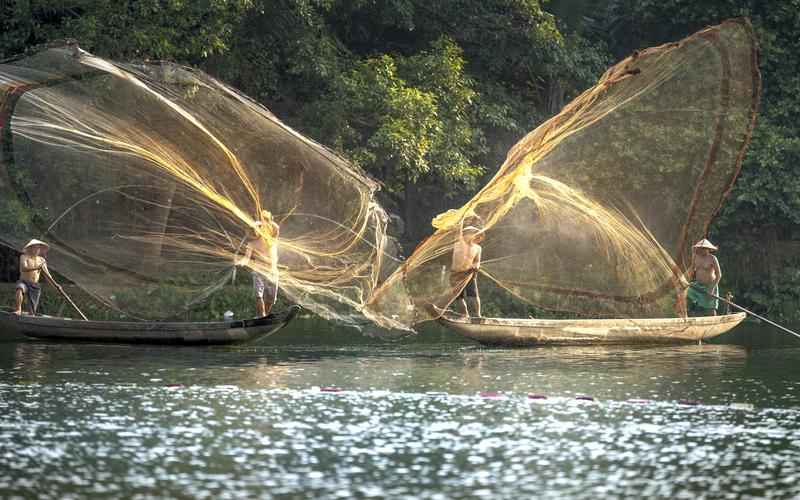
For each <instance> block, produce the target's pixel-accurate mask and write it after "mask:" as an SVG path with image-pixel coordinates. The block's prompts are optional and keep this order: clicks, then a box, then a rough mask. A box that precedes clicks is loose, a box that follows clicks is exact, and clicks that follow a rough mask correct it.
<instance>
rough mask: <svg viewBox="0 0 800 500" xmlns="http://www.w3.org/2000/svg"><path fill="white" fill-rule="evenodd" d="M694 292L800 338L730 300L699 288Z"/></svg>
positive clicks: (797, 334) (799, 335)
mask: <svg viewBox="0 0 800 500" xmlns="http://www.w3.org/2000/svg"><path fill="white" fill-rule="evenodd" d="M695 290H697V291H698V292H701V291H702V292H704V293H707V294H709V295H710V296H712V297H714V298H715V299H719V300H721V301H722V302H725V303H726V304H728V305H731V306H733V307H735V308H737V309H740V310H742V311H744V312H745V313H747V314H749V315H750V316H753V317H754V318H758V319H760V320H761V321H763V322H764V323H767V324H770V325H772V326H774V327H775V328H777V329H779V330H781V331H784V332H786V333H788V334H791V335H794V336H795V337H797V338H800V333H797V332H793V331H792V330H789V329H788V328H786V327H784V326H781V325H779V324H777V323H775V322H774V321H770V320H768V319H767V318H765V317H763V316H759V315H758V314H756V313H754V312H753V311H751V310H749V309H746V308H744V307H742V306H740V305H739V304H736V303H733V302H731V301H730V300H728V299H725V298H722V297H720V296H719V295H714V294H713V293H711V292H706V291H705V290H700V289H699V288H696V287H695Z"/></svg>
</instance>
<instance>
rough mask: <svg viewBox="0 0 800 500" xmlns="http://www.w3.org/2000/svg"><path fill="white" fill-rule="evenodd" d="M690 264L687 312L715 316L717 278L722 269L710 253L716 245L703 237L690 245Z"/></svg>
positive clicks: (719, 277) (717, 305) (717, 289)
mask: <svg viewBox="0 0 800 500" xmlns="http://www.w3.org/2000/svg"><path fill="white" fill-rule="evenodd" d="M692 250H693V251H692V266H691V268H690V269H689V279H691V280H693V281H691V282H690V284H689V290H688V292H687V295H686V297H687V299H688V300H689V312H690V314H692V315H699V316H716V315H717V307H719V300H718V299H717V297H718V296H719V280H720V279H721V278H722V270H721V269H720V267H719V261H718V260H717V258H716V257H715V256H714V255H712V254H711V252H715V251H716V250H717V247H716V246H714V244H713V243H711V242H710V241H708V240H707V239H705V238H703V239H702V240H700V241H698V242H697V243H695V244H694V246H693V247H692Z"/></svg>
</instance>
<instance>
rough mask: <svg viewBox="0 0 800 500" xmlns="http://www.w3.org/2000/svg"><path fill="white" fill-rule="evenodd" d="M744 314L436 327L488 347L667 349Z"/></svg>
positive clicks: (463, 322) (449, 320)
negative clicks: (630, 346) (634, 346)
mask: <svg viewBox="0 0 800 500" xmlns="http://www.w3.org/2000/svg"><path fill="white" fill-rule="evenodd" d="M745 317H746V314H745V313H736V314H725V315H722V316H703V317H693V318H645V319H582V320H571V319H503V318H469V319H466V318H458V317H454V316H449V315H448V316H443V317H441V318H439V322H440V323H442V324H443V325H445V326H447V327H448V328H451V329H452V330H455V331H456V332H458V333H460V334H461V335H463V336H465V337H467V338H470V339H473V340H477V341H478V342H480V343H481V344H484V345H490V346H508V347H526V346H536V345H586V344H668V343H673V344H676V343H687V342H698V341H702V340H707V339H710V338H713V337H716V336H718V335H720V334H722V333H725V332H727V331H728V330H730V329H731V328H733V327H735V326H736V325H738V324H739V323H741V322H742V320H744V318H745Z"/></svg>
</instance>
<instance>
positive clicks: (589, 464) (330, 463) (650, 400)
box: [0, 342, 800, 498]
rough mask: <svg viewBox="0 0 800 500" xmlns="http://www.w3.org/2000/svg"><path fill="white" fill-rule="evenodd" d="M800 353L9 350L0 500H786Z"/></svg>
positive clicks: (5, 352) (797, 427)
mask: <svg viewBox="0 0 800 500" xmlns="http://www.w3.org/2000/svg"><path fill="white" fill-rule="evenodd" d="M798 356H800V350H798V349H797V348H795V347H792V346H790V347H788V348H783V349H764V350H755V351H747V350H745V349H743V348H741V347H738V346H729V345H705V346H684V347H666V348H646V349H645V348H638V349H630V348H627V349H626V348H593V349H590V348H581V349H578V348H566V349H534V350H485V349H480V348H477V347H475V346H473V345H467V344H458V343H445V344H428V345H426V344H420V343H408V342H403V343H398V344H385V343H383V344H366V345H364V344H362V345H322V346H320V345H317V346H313V347H312V346H288V345H282V346H281V345H271V346H255V347H242V348H224V349H221V348H188V349H181V348H152V347H128V346H102V345H72V344H50V343H45V342H19V343H18V342H10V343H3V344H0V492H2V496H3V497H13V496H15V495H18V496H20V497H34V496H36V497H38V498H79V497H80V498H87V497H95V498H107V497H109V496H113V497H120V496H123V497H132V498H151V497H193V498H245V497H260V498H270V497H274V498H349V497H376V498H381V497H392V498H464V497H472V498H481V497H485V498H527V497H533V496H535V497H537V498H621V497H627V498H629V497H647V498H651V497H652V498H690V497H699V498H704V497H707V498H715V497H726V496H727V497H731V498H739V497H748V496H751V497H775V498H791V497H796V496H798V495H800V390H799V389H800V377H798V375H800V366H798V364H797V363H796V359H797V357H798ZM326 388H327V390H329V391H330V392H326ZM333 388H337V389H340V391H338V392H336V391H334V390H333ZM530 395H541V396H546V398H545V399H531V398H530V397H529V396H530ZM579 396H591V397H592V398H594V401H587V400H579V399H576V398H577V397H579Z"/></svg>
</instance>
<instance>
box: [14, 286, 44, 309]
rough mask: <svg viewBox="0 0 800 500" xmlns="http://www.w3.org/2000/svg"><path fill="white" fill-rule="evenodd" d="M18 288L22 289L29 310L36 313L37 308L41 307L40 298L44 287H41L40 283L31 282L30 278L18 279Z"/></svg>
mask: <svg viewBox="0 0 800 500" xmlns="http://www.w3.org/2000/svg"><path fill="white" fill-rule="evenodd" d="M17 290H22V294H23V295H24V296H25V305H26V307H27V309H28V312H29V313H31V314H36V310H37V309H39V298H40V297H41V296H42V287H40V286H39V284H38V283H31V282H30V281H28V280H19V281H17Z"/></svg>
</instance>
